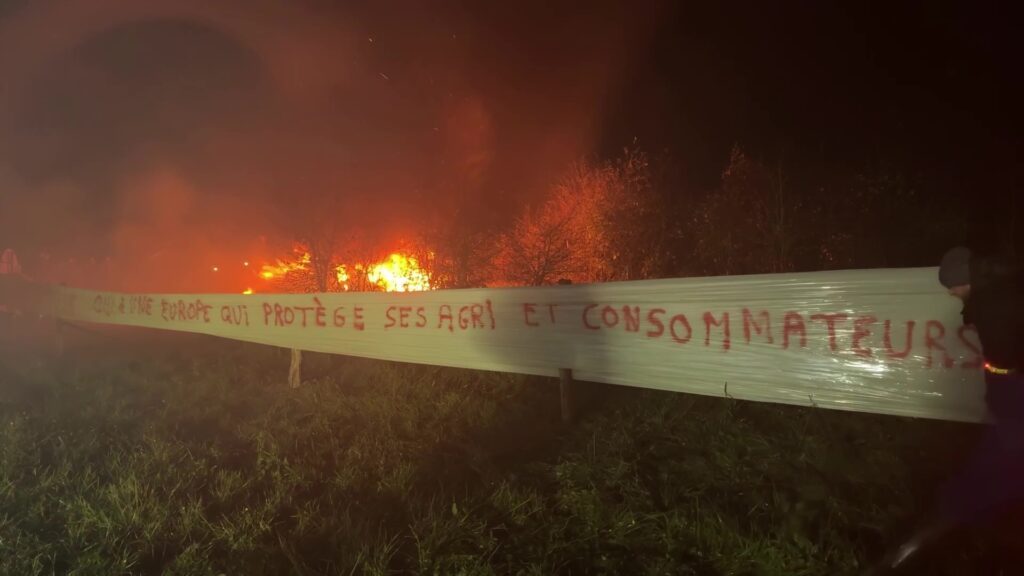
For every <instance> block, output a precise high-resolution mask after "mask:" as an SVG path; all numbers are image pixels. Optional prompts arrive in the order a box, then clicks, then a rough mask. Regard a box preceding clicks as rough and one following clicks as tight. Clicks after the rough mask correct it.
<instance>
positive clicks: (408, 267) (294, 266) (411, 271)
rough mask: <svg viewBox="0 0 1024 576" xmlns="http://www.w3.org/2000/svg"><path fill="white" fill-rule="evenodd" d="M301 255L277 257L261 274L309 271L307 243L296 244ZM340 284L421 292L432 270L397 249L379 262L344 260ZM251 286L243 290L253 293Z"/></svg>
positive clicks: (270, 278) (427, 285) (269, 278)
mask: <svg viewBox="0 0 1024 576" xmlns="http://www.w3.org/2000/svg"><path fill="white" fill-rule="evenodd" d="M294 251H295V254H296V256H297V259H296V260H294V261H292V262H284V261H281V260H277V262H276V264H264V265H263V266H262V268H261V269H260V274H259V275H260V278H262V279H263V280H266V281H276V280H283V279H284V278H286V277H287V276H288V275H289V274H291V273H308V272H311V270H310V268H311V267H310V262H311V260H312V258H311V255H310V252H309V251H308V250H306V249H305V247H303V246H301V245H300V246H297V247H296V248H295V250H294ZM334 272H335V279H336V280H337V282H338V288H339V289H341V290H344V291H349V290H360V289H364V290H365V289H371V290H372V289H377V290H383V291H386V292H417V291H422V290H430V289H431V285H430V274H429V273H428V272H427V271H426V270H424V269H423V268H422V267H421V266H420V263H419V262H418V261H417V260H416V258H414V257H412V256H407V255H404V254H400V253H398V252H395V253H393V254H391V255H390V256H388V257H387V258H386V259H385V260H384V261H382V262H377V263H375V264H368V265H367V264H361V263H360V264H355V265H352V266H349V265H347V264H340V265H338V266H336V267H335V268H334ZM251 290H252V289H251V288H249V289H247V290H246V292H243V294H251V293H252V292H251Z"/></svg>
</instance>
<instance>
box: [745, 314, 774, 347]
mask: <svg viewBox="0 0 1024 576" xmlns="http://www.w3.org/2000/svg"><path fill="white" fill-rule="evenodd" d="M758 315H759V316H761V317H762V318H763V319H764V328H762V327H761V325H760V324H759V323H758V322H757V321H756V320H754V316H753V314H751V313H750V309H749V308H744V309H743V337H744V338H745V339H746V340H747V344H750V329H751V328H753V329H754V332H757V335H758V336H760V335H761V334H762V333H764V334H765V335H767V337H768V343H769V344H773V343H774V342H775V339H774V337H773V336H772V319H771V316H769V315H768V311H767V310H762V311H760V312H758Z"/></svg>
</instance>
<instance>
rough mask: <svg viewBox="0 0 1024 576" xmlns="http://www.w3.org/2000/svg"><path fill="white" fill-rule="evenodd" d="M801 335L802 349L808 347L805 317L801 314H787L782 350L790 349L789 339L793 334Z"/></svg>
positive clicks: (783, 327)
mask: <svg viewBox="0 0 1024 576" xmlns="http://www.w3.org/2000/svg"><path fill="white" fill-rule="evenodd" d="M796 333H799V334H800V347H801V348H806V347H807V326H806V325H805V324H804V317H803V316H801V315H800V313H799V312H786V317H785V318H784V319H783V321H782V348H783V349H785V350H788V349H789V337H790V335H792V334H796Z"/></svg>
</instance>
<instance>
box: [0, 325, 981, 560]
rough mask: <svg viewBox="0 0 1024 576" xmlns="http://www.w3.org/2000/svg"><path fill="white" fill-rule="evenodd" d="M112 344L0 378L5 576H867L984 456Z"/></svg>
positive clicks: (901, 436) (923, 429)
mask: <svg viewBox="0 0 1024 576" xmlns="http://www.w3.org/2000/svg"><path fill="white" fill-rule="evenodd" d="M98 340H99V341H98V342H97V343H94V344H95V345H93V346H91V347H78V348H77V349H76V348H75V347H71V350H70V351H69V354H68V355H67V357H66V358H65V360H64V361H63V362H61V363H56V362H54V361H52V360H50V359H48V356H47V355H46V354H42V353H40V354H34V353H31V352H26V351H20V352H18V353H16V354H14V353H8V354H6V355H0V357H2V360H0V427H2V432H0V574H11V575H31V574H98V575H99V574H103V575H107V574H180V575H216V574H232V575H234V574H300V575H313V574H402V573H420V574H700V575H717V574H723V575H724V574H780V575H781V574H856V573H857V572H858V570H859V567H863V565H864V563H865V562H867V561H869V560H870V559H873V558H875V557H877V555H878V554H880V553H881V551H882V549H883V548H884V547H885V546H886V545H887V544H888V543H889V542H891V539H892V538H895V537H896V536H897V535H899V534H901V532H902V531H903V530H905V529H906V528H908V527H909V525H910V524H911V523H913V521H914V519H915V515H916V514H918V513H921V512H923V511H925V510H927V509H928V506H929V504H930V502H931V499H932V495H933V493H934V489H935V486H936V484H937V482H939V481H940V480H941V479H942V478H943V477H944V476H946V475H947V474H949V473H950V471H951V470H952V469H953V467H954V464H955V463H956V462H957V461H958V459H959V458H961V457H962V456H963V454H964V450H965V448H966V447H968V446H969V444H970V442H971V441H972V439H973V437H974V436H975V435H976V433H977V428H976V427H973V426H966V425H959V424H952V423H943V422H931V421H913V420H906V419H899V418H893V417H885V416H873V415H863V414H848V413H840V412H834V411H827V410H816V409H805V408H795V407H786V406H775V405H765V404H754V403H745V402H739V401H733V400H728V399H721V398H706V397H697V396H691V395H686V394H672V393H663V392H654V391H643V390H635V389H627V388H620V387H607V386H588V387H587V390H588V391H589V394H588V395H587V398H586V400H587V406H586V408H585V410H584V412H583V415H582V417H581V419H580V420H579V422H577V423H575V424H573V425H571V426H568V427H565V426H562V425H561V424H560V423H559V414H558V390H557V384H556V383H555V381H554V380H550V379H543V378H532V377H529V378H527V377H521V376H516V375H505V374H493V373H482V372H472V371H463V370H453V369H441V368H435V367H428V366H411V365H402V364H394V363H385V362H376V361H367V360H359V359H352V358H345V357H339V356H333V357H332V356H322V355H311V354H307V357H306V363H305V366H304V376H305V378H307V379H308V382H307V383H305V384H304V385H303V386H302V387H301V388H300V389H298V390H292V389H288V388H287V387H286V386H285V384H284V382H285V375H286V371H287V351H284V350H280V349H273V348H267V347H261V346H256V345H248V344H242V343H234V342H228V341H222V340H216V339H211V338H205V337H183V338H179V339H173V340H168V341H161V340H157V341H149V340H146V339H138V338H124V337H120V338H99V337H98ZM8 352H10V351H8ZM986 542H988V539H987V538H983V537H973V538H969V539H964V540H960V541H958V542H957V546H952V547H949V548H948V549H947V550H946V553H945V554H944V556H943V557H942V558H941V560H940V561H938V564H936V566H941V567H944V570H945V571H944V572H943V571H937V572H930V573H948V574H983V573H989V572H986V571H985V570H986V569H984V568H982V567H980V564H979V559H982V558H986V557H987V556H988V555H989V554H988V552H987V551H986V550H985V548H986V546H987V544H986ZM933 569H935V570H937V568H933Z"/></svg>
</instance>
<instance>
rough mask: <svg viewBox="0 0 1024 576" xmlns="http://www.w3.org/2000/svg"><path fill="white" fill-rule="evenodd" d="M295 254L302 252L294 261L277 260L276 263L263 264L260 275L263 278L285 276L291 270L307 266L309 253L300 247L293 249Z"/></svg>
mask: <svg viewBox="0 0 1024 576" xmlns="http://www.w3.org/2000/svg"><path fill="white" fill-rule="evenodd" d="M295 252H296V254H298V253H300V252H301V253H302V256H301V257H300V258H299V259H298V260H297V261H295V262H282V261H280V260H278V261H277V264H276V265H275V264H264V265H263V268H262V270H261V272H260V277H261V278H263V279H264V280H273V279H274V278H277V277H279V276H285V275H286V274H288V273H289V272H291V271H293V270H306V269H307V267H308V266H309V262H310V259H311V258H310V255H309V252H308V251H302V250H301V249H298V248H297V249H296V250H295Z"/></svg>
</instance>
